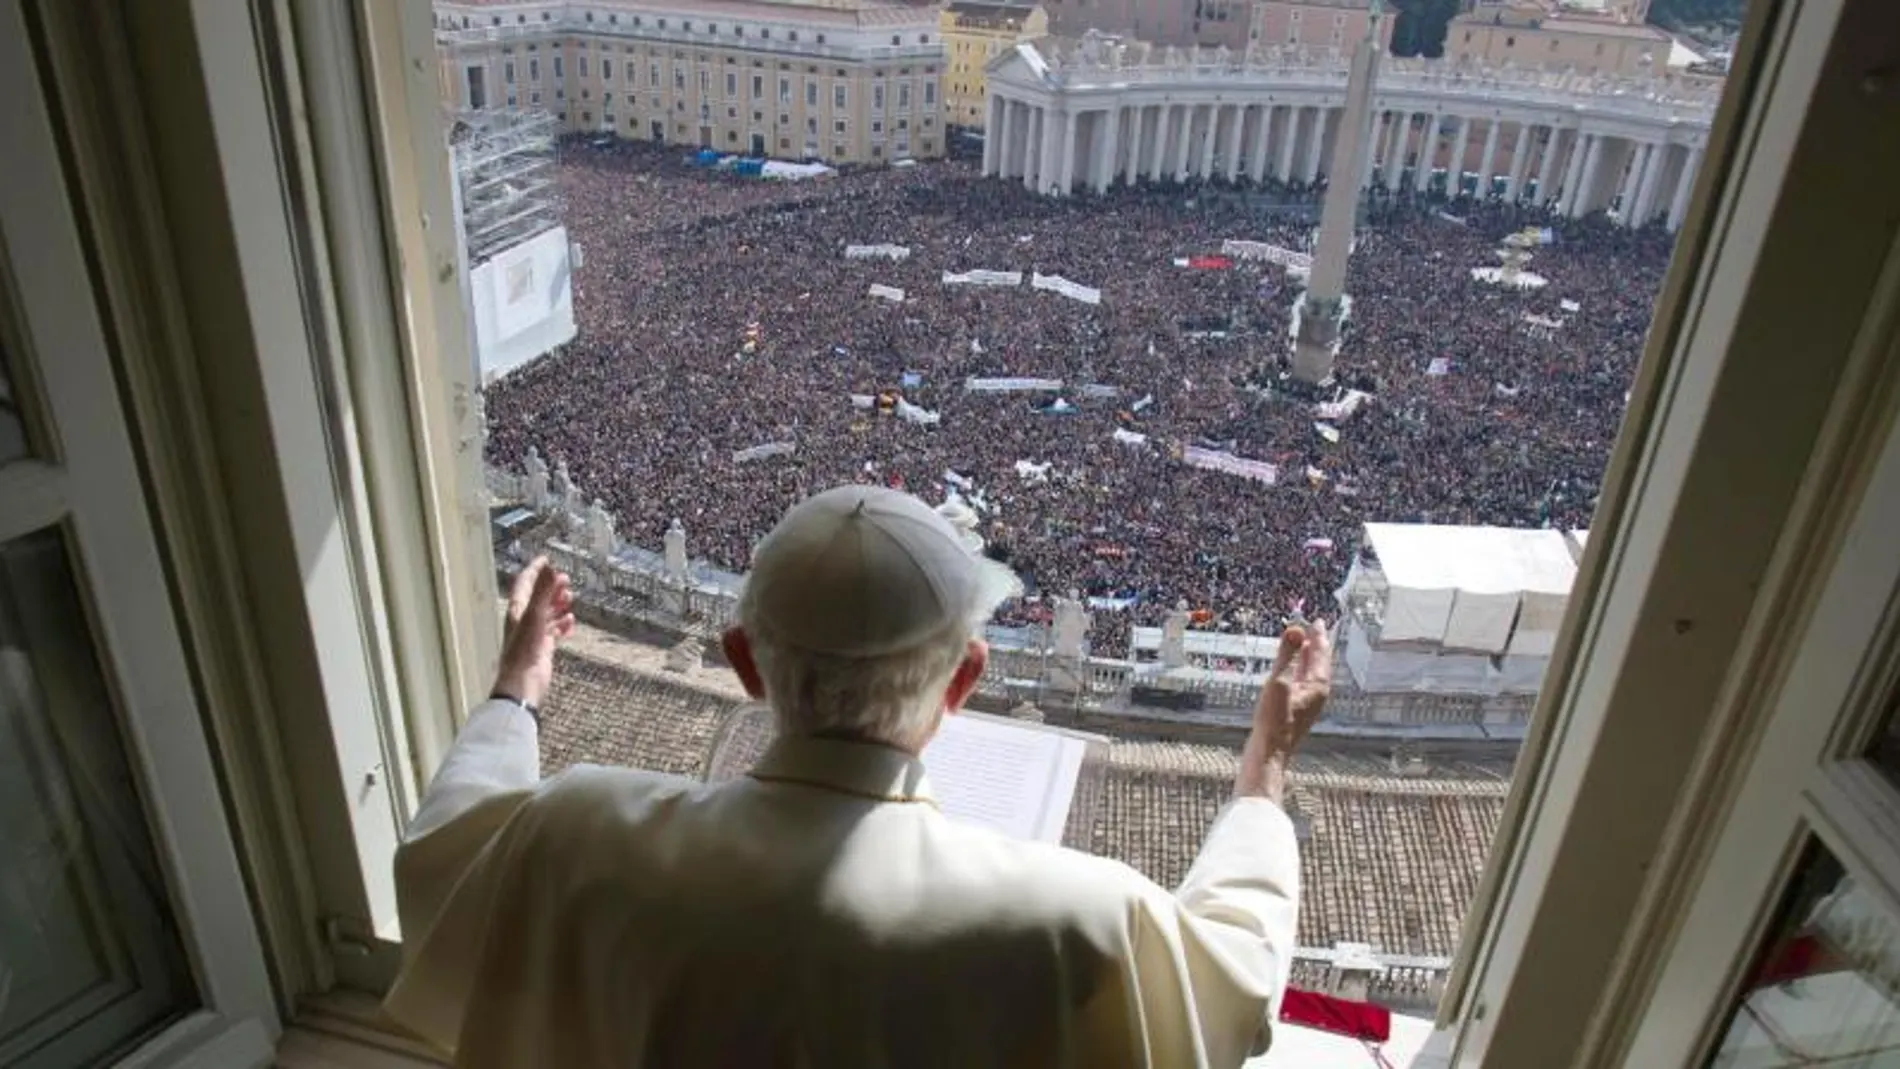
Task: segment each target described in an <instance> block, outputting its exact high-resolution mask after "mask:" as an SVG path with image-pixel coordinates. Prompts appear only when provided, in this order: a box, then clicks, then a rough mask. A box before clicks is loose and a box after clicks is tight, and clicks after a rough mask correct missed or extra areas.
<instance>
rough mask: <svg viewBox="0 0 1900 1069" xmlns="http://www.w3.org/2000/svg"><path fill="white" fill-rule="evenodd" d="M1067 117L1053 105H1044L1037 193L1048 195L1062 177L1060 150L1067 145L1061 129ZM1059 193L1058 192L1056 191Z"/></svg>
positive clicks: (1037, 170)
mask: <svg viewBox="0 0 1900 1069" xmlns="http://www.w3.org/2000/svg"><path fill="white" fill-rule="evenodd" d="M1067 119H1068V116H1067V115H1064V114H1063V113H1062V112H1060V111H1057V110H1056V108H1055V105H1054V104H1045V105H1043V108H1042V151H1041V153H1039V157H1040V165H1039V166H1038V167H1037V168H1036V185H1035V189H1036V192H1038V193H1048V192H1050V190H1051V187H1053V186H1055V185H1056V184H1057V183H1058V182H1059V181H1060V180H1061V176H1062V156H1063V153H1062V149H1063V147H1064V146H1065V144H1066V143H1067V140H1068V139H1067V138H1066V137H1064V136H1063V127H1064V126H1065V124H1066V120H1067ZM1057 191H1058V192H1060V190H1057Z"/></svg>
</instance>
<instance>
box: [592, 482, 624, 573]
mask: <svg viewBox="0 0 1900 1069" xmlns="http://www.w3.org/2000/svg"><path fill="white" fill-rule="evenodd" d="M619 548H620V544H619V537H618V536H617V535H616V534H615V532H614V518H613V516H612V515H611V514H609V513H608V511H607V506H606V505H604V504H602V503H601V500H600V498H595V499H594V503H593V504H592V505H589V506H588V507H587V549H588V552H590V553H592V554H594V555H595V556H597V557H599V558H601V560H602V562H605V561H607V560H610V559H612V557H613V555H614V551H615V550H617V549H619Z"/></svg>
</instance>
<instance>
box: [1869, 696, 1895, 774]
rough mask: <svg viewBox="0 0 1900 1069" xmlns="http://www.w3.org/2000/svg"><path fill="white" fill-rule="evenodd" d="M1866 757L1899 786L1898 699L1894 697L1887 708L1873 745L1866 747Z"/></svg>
mask: <svg viewBox="0 0 1900 1069" xmlns="http://www.w3.org/2000/svg"><path fill="white" fill-rule="evenodd" d="M1867 759H1868V760H1869V761H1872V762H1873V763H1874V764H1875V765H1876V766H1877V767H1878V768H1879V769H1880V771H1881V772H1882V773H1883V774H1885V775H1886V777H1887V778H1888V779H1889V780H1891V781H1892V782H1893V784H1894V786H1896V787H1900V699H1896V700H1895V701H1894V702H1893V703H1892V704H1891V706H1890V707H1889V708H1888V710H1887V719H1886V723H1884V724H1882V725H1881V727H1880V734H1878V735H1876V736H1874V742H1873V745H1872V746H1870V747H1868V750H1867Z"/></svg>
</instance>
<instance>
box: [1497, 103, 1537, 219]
mask: <svg viewBox="0 0 1900 1069" xmlns="http://www.w3.org/2000/svg"><path fill="white" fill-rule="evenodd" d="M1536 136H1537V127H1535V126H1532V125H1531V124H1530V123H1527V122H1521V123H1518V124H1517V146H1516V147H1515V148H1513V149H1512V150H1511V179H1510V184H1509V187H1508V188H1506V189H1505V191H1504V196H1505V198H1506V199H1508V200H1522V199H1523V198H1524V172H1525V170H1526V169H1527V168H1529V167H1530V165H1531V141H1532V140H1534V139H1535V138H1536Z"/></svg>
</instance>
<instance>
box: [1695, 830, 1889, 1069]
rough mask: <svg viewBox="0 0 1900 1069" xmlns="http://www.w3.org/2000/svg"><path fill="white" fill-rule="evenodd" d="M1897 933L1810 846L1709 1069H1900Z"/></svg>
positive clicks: (1823, 852)
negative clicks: (1821, 1068)
mask: <svg viewBox="0 0 1900 1069" xmlns="http://www.w3.org/2000/svg"><path fill="white" fill-rule="evenodd" d="M1897 991H1900V923H1896V921H1895V919H1894V917H1893V916H1892V915H1891V914H1890V913H1889V912H1888V911H1887V910H1886V909H1885V908H1883V907H1881V906H1880V905H1878V904H1876V903H1875V901H1874V899H1873V897H1872V896H1871V895H1869V894H1868V893H1867V892H1866V891H1865V890H1863V889H1862V888H1861V887H1860V886H1859V885H1857V884H1856V883H1855V881H1854V879H1853V877H1851V876H1848V875H1847V874H1846V873H1845V872H1844V871H1843V870H1842V868H1841V865H1840V862H1839V861H1837V860H1836V859H1835V858H1834V856H1833V855H1832V854H1830V853H1829V852H1828V851H1827V849H1826V848H1825V847H1823V846H1821V845H1819V844H1818V843H1817V844H1815V845H1813V846H1811V847H1810V848H1809V851H1808V856H1807V858H1806V859H1805V860H1804V861H1803V863H1802V865H1801V867H1800V868H1799V869H1798V870H1797V871H1796V873H1795V876H1794V879H1793V881H1792V882H1791V883H1790V885H1789V887H1788V891H1787V898H1786V901H1785V902H1784V903H1783V905H1782V911H1781V916H1780V918H1779V920H1778V921H1777V923H1776V925H1775V928H1774V930H1773V931H1771V932H1770V933H1769V936H1768V939H1767V941H1766V942H1765V943H1764V945H1763V948H1762V954H1761V958H1760V960H1759V961H1758V962H1757V963H1756V965H1755V970H1754V974H1753V976H1752V977H1751V978H1750V980H1749V982H1748V984H1747V986H1746V988H1745V990H1744V991H1743V993H1742V995H1741V997H1740V999H1738V1000H1737V1003H1736V1006H1735V1009H1734V1012H1733V1014H1732V1016H1731V1017H1730V1018H1729V1023H1728V1027H1727V1028H1726V1029H1725V1030H1724V1033H1723V1038H1722V1041H1721V1044H1720V1046H1719V1047H1718V1048H1717V1049H1716V1053H1715V1056H1714V1057H1713V1058H1711V1059H1710V1060H1709V1063H1708V1064H1709V1066H1710V1069H1754V1067H1758V1066H1759V1067H1763V1069H1768V1067H1781V1066H1788V1067H1794V1066H1810V1065H1815V1066H1818V1065H1828V1066H1854V1067H1857V1069H1874V1067H1887V1066H1900V1002H1897V1001H1896V994H1895V993H1896V992H1897Z"/></svg>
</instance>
